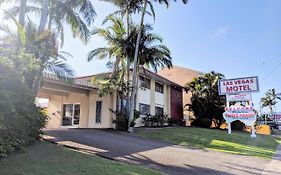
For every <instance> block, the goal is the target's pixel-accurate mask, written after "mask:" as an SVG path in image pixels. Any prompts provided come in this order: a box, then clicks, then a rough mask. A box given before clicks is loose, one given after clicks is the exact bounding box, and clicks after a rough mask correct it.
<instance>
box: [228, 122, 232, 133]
mask: <svg viewBox="0 0 281 175" xmlns="http://www.w3.org/2000/svg"><path fill="white" fill-rule="evenodd" d="M227 128H228V134H231V122H229V123H228V125H227Z"/></svg>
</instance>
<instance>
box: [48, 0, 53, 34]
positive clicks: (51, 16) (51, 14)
mask: <svg viewBox="0 0 281 175" xmlns="http://www.w3.org/2000/svg"><path fill="white" fill-rule="evenodd" d="M50 4H51V5H50V15H49V21H48V30H51V28H52V20H53V18H54V9H53V8H54V1H51V2H50Z"/></svg>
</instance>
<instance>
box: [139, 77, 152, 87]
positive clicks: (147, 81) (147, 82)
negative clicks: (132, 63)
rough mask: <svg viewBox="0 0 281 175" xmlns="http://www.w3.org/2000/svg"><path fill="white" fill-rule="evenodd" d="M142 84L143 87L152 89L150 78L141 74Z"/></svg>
mask: <svg viewBox="0 0 281 175" xmlns="http://www.w3.org/2000/svg"><path fill="white" fill-rule="evenodd" d="M140 86H141V87H143V88H147V89H150V79H149V78H146V77H144V76H140Z"/></svg>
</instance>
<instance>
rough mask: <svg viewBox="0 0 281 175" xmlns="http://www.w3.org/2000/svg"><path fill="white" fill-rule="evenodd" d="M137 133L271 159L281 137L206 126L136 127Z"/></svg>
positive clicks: (151, 137) (182, 143)
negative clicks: (229, 131) (229, 132)
mask: <svg viewBox="0 0 281 175" xmlns="http://www.w3.org/2000/svg"><path fill="white" fill-rule="evenodd" d="M135 134H136V135H138V136H142V137H145V138H150V139H157V140H163V141H167V142H171V143H174V144H178V145H182V146H189V147H196V148H206V149H212V150H216V151H222V152H228V153H233V154H241V155H247V156H256V157H262V158H269V159H271V158H272V156H273V154H274V153H275V149H276V148H277V146H278V144H279V143H280V141H281V140H280V139H279V140H278V138H275V137H272V136H265V135H257V137H256V138H251V137H250V133H243V132H235V131H234V132H233V133H232V135H229V134H227V131H223V130H217V129H204V128H188V127H176V128H163V129H136V132H135Z"/></svg>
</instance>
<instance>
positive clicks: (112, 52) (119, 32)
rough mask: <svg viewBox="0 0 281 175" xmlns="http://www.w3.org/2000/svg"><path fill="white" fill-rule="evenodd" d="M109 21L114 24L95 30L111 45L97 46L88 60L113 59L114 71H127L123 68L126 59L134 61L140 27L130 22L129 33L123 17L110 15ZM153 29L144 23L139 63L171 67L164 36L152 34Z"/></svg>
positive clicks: (154, 66)
mask: <svg viewBox="0 0 281 175" xmlns="http://www.w3.org/2000/svg"><path fill="white" fill-rule="evenodd" d="M109 21H111V22H112V25H110V26H108V27H107V28H105V29H97V30H95V31H94V34H98V35H99V36H101V37H103V38H104V39H105V40H106V41H107V42H108V45H109V46H108V47H103V48H97V49H94V50H92V51H91V52H89V54H88V61H90V60H92V59H93V58H95V57H97V58H99V59H106V58H109V59H111V60H112V59H113V62H114V66H113V72H118V71H119V70H120V71H123V72H125V71H124V70H122V68H124V63H125V59H126V58H131V59H130V60H129V64H130V63H131V62H132V61H133V59H132V58H133V55H134V51H135V47H136V45H135V44H136V39H137V36H138V30H139V27H138V26H136V25H133V24H132V23H130V33H129V34H127V31H126V29H125V25H124V23H123V21H122V20H121V19H118V18H113V17H110V18H109ZM151 31H152V26H151V25H144V27H143V30H142V36H143V37H142V39H141V42H140V49H139V58H140V60H139V61H140V62H139V64H140V65H143V66H147V67H152V68H153V69H154V70H157V69H158V68H159V67H171V66H172V61H171V56H170V51H169V49H168V48H167V47H166V46H165V45H163V44H162V42H163V40H162V38H161V37H159V36H157V35H155V34H152V33H151ZM127 64H128V63H127ZM118 65H119V66H118ZM127 91H128V89H127Z"/></svg>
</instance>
